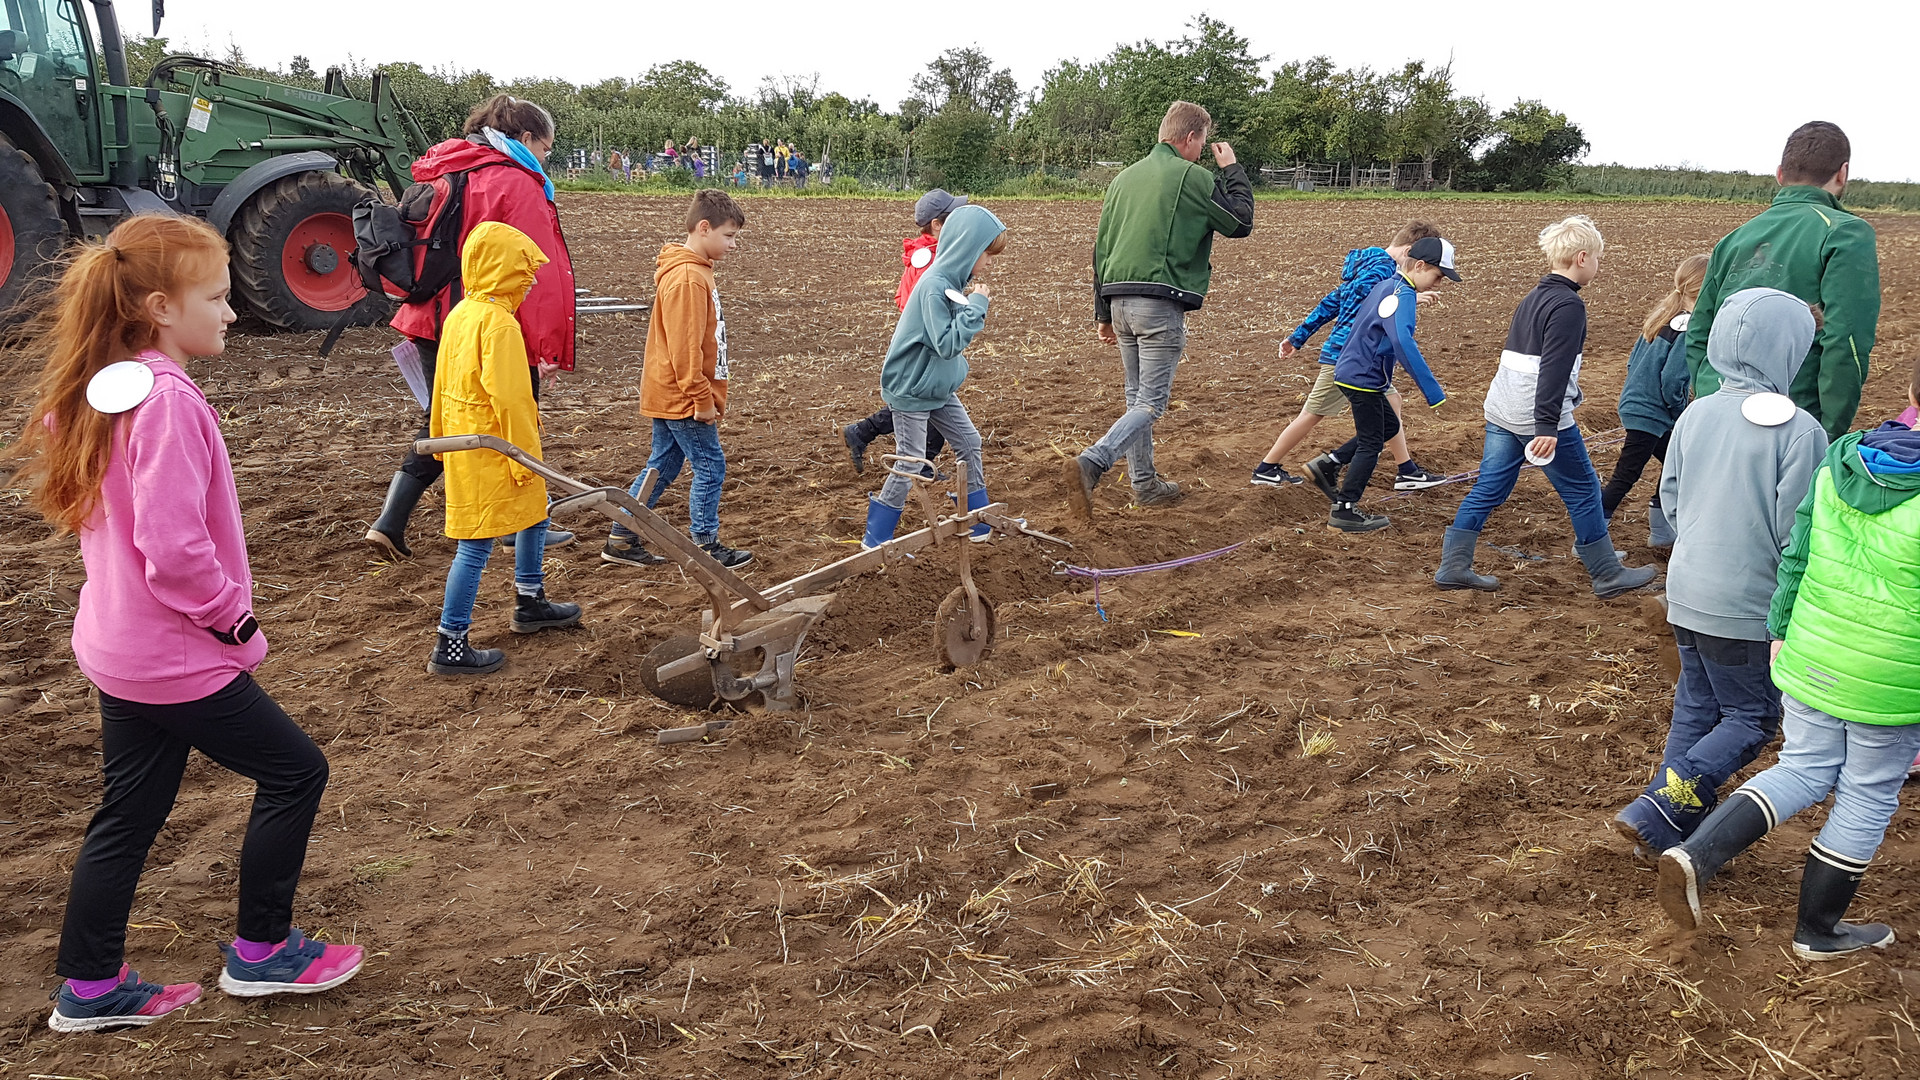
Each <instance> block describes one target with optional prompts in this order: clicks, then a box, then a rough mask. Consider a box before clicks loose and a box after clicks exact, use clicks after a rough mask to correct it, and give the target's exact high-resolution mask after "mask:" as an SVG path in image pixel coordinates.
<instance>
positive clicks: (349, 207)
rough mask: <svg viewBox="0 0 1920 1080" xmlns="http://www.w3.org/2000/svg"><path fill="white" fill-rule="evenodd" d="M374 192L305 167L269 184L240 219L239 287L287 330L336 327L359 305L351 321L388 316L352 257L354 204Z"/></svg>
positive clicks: (236, 239)
mask: <svg viewBox="0 0 1920 1080" xmlns="http://www.w3.org/2000/svg"><path fill="white" fill-rule="evenodd" d="M371 198H373V192H371V191H368V190H367V189H366V188H364V187H362V186H360V185H359V184H356V183H354V182H353V181H352V180H349V179H347V178H346V177H344V176H341V175H340V174H338V173H330V172H318V171H315V172H303V173H296V174H294V175H292V176H287V177H282V178H281V179H279V180H276V181H274V182H273V183H271V184H268V185H267V186H266V187H264V188H262V189H261V190H260V191H259V192H258V193H256V194H255V195H254V196H253V198H252V199H250V200H248V202H247V205H246V206H245V207H243V208H242V209H241V211H240V213H239V215H238V216H237V217H235V218H234V222H233V236H232V240H233V286H234V292H235V293H236V294H237V295H238V296H239V297H240V299H241V300H242V301H244V302H245V304H246V306H247V307H248V308H249V309H251V310H252V311H253V313H254V314H255V315H258V316H259V317H260V318H261V319H262V320H264V321H265V322H267V323H269V324H270V325H272V326H276V327H279V328H280V329H282V330H330V329H332V328H333V326H334V324H335V323H337V322H339V321H340V317H341V314H342V313H343V312H346V311H348V309H353V313H352V315H351V316H350V317H349V318H348V322H347V325H349V326H371V325H373V324H374V323H377V322H380V321H381V320H382V319H384V318H385V317H386V316H387V315H388V314H389V309H388V304H387V301H386V298H385V297H384V296H378V295H375V294H371V293H369V292H368V291H367V287H366V286H365V285H363V284H361V282H360V273H359V271H358V270H356V269H355V268H354V265H353V263H352V262H351V261H350V260H349V259H348V256H349V255H351V254H353V208H354V206H355V205H356V204H358V203H361V202H364V201H366V200H368V199H371Z"/></svg>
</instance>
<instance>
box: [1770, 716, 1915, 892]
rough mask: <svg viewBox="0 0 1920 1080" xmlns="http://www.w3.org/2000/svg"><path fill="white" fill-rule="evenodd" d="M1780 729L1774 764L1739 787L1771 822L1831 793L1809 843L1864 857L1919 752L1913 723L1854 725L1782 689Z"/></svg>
mask: <svg viewBox="0 0 1920 1080" xmlns="http://www.w3.org/2000/svg"><path fill="white" fill-rule="evenodd" d="M1781 703H1782V704H1784V705H1785V706H1786V714H1787V715H1786V721H1785V723H1784V724H1783V725H1782V726H1783V727H1784V728H1785V730H1786V733H1787V738H1786V742H1785V743H1784V744H1783V745H1782V746H1781V747H1780V763H1779V764H1777V765H1775V766H1774V767H1773V768H1771V769H1768V770H1767V771H1766V772H1763V773H1761V774H1760V775H1759V776H1756V777H1754V778H1753V779H1751V780H1749V781H1747V782H1746V783H1745V784H1742V785H1741V786H1740V790H1741V791H1744V792H1748V793H1750V794H1757V795H1760V796H1762V797H1763V801H1764V802H1765V803H1766V805H1767V806H1768V807H1769V808H1770V809H1771V810H1772V812H1773V819H1774V821H1775V823H1776V824H1777V823H1779V822H1782V821H1785V820H1787V819H1788V818H1790V817H1792V816H1793V815H1795V814H1797V813H1799V812H1800V811H1802V810H1805V809H1806V808H1807V807H1809V806H1812V805H1813V804H1814V803H1817V802H1820V801H1822V800H1824V799H1825V798H1826V797H1827V793H1828V792H1832V793H1833V809H1832V810H1830V811H1828V812H1827V823H1826V825H1825V826H1823V827H1822V828H1821V829H1820V835H1819V836H1817V837H1815V838H1814V843H1816V844H1818V845H1819V846H1821V847H1823V848H1825V849H1827V850H1828V851H1831V852H1833V853H1834V854H1837V855H1841V856H1844V857H1846V858H1849V859H1853V860H1855V861H1857V862H1860V863H1863V864H1864V863H1866V862H1868V861H1870V860H1872V858H1873V853H1874V852H1875V851H1878V850H1879V849H1880V841H1881V840H1882V839H1883V838H1884V837H1885V836H1886V835H1887V825H1888V823H1889V822H1891V821H1892V820H1893V812H1894V811H1895V810H1898V809H1900V785H1902V784H1904V783H1906V782H1907V770H1908V769H1910V768H1912V767H1913V758H1914V755H1915V754H1916V753H1920V724H1907V725H1903V726H1898V727H1895V726H1889V725H1884V724H1857V723H1854V722H1852V721H1850V720H1842V719H1840V718H1839V717H1837V716H1829V715H1828V714H1826V713H1823V712H1821V711H1820V710H1819V709H1816V708H1814V707H1813V706H1811V705H1806V704H1802V703H1801V702H1799V701H1797V700H1795V699H1794V697H1793V695H1792V694H1783V695H1781Z"/></svg>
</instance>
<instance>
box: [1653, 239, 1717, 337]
mask: <svg viewBox="0 0 1920 1080" xmlns="http://www.w3.org/2000/svg"><path fill="white" fill-rule="evenodd" d="M1706 280H1707V257H1706V256H1705V255H1689V256H1687V257H1686V258H1684V259H1682V260H1680V265H1679V266H1676V267H1674V270H1673V291H1672V292H1670V293H1668V294H1667V295H1665V296H1663V297H1661V298H1660V302H1659V303H1658V304H1655V305H1654V306H1653V310H1652V311H1650V312H1648V313H1647V321H1646V322H1644V323H1642V324H1641V326H1640V336H1641V337H1642V338H1645V339H1646V340H1648V341H1652V340H1653V339H1654V338H1657V337H1659V336H1660V331H1662V330H1665V329H1666V328H1667V327H1668V326H1669V325H1670V324H1672V322H1673V317H1674V316H1676V315H1678V314H1680V313H1681V312H1683V311H1691V310H1693V304H1694V301H1696V300H1698V299H1700V286H1701V285H1702V284H1704V283H1705V282H1706Z"/></svg>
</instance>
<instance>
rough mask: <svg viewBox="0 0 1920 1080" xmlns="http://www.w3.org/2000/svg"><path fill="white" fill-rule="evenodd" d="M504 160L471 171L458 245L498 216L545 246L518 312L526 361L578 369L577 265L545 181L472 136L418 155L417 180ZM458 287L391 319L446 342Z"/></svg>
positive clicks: (409, 331) (404, 329) (412, 333)
mask: <svg viewBox="0 0 1920 1080" xmlns="http://www.w3.org/2000/svg"><path fill="white" fill-rule="evenodd" d="M502 161H505V162H508V163H509V164H508V165H506V166H504V167H501V168H490V169H480V170H479V171H477V172H472V173H469V175H468V176H467V190H466V196H465V201H464V204H463V207H464V210H465V217H466V220H465V221H463V222H461V224H460V243H461V246H462V247H464V246H465V245H466V242H467V234H468V233H470V232H472V231H473V229H474V226H476V225H479V224H480V223H481V222H483V221H498V222H500V223H501V224H503V225H511V226H513V227H514V228H516V229H519V230H520V231H521V232H523V233H526V234H527V237H528V238H529V239H531V240H532V241H533V242H534V243H535V244H538V245H539V246H540V252H541V254H543V255H545V256H546V257H547V259H548V260H549V261H548V263H547V265H545V266H543V267H541V268H540V273H539V274H538V276H536V277H535V278H534V281H533V289H532V290H531V291H530V292H528V293H527V299H526V301H525V302H524V303H522V304H521V305H520V310H519V311H518V312H516V313H515V315H516V317H517V318H518V319H519V321H520V332H521V333H522V334H523V335H525V337H526V339H527V362H528V363H529V364H536V363H539V362H540V361H542V360H545V361H547V362H549V363H557V364H559V365H560V370H562V371H572V370H573V319H574V311H573V300H574V291H573V289H574V285H573V262H572V260H571V259H570V258H569V257H568V255H567V239H566V237H565V236H562V235H561V233H560V213H559V211H558V210H556V209H555V208H554V205H553V203H551V202H549V201H548V200H547V191H546V185H545V184H543V183H542V182H541V180H540V178H539V177H537V176H535V175H534V174H533V173H532V172H530V171H528V170H527V169H526V168H524V167H522V166H521V165H519V164H517V163H513V160H512V159H511V158H509V157H507V156H506V155H505V154H502V153H501V152H500V151H498V150H495V149H494V148H493V147H491V146H488V145H486V144H485V143H475V142H472V141H469V140H467V139H448V140H447V141H446V142H443V143H441V144H439V145H438V146H435V147H433V148H432V149H430V150H428V151H427V152H426V153H424V154H422V155H420V157H419V159H418V160H416V161H415V162H414V163H413V178H414V180H416V181H418V182H420V183H423V184H424V183H428V182H430V181H432V180H434V179H435V178H437V177H441V176H445V175H447V174H448V173H456V172H462V171H465V170H469V169H472V168H474V166H476V165H486V164H489V163H496V162H502ZM455 285H456V286H457V285H458V282H457V281H456V282H455ZM453 288H454V286H449V287H448V288H447V289H445V290H443V291H442V292H441V293H440V295H439V296H437V297H435V298H434V299H433V300H431V301H430V302H428V303H424V304H403V305H401V307H400V312H399V314H397V315H395V316H394V317H393V323H392V326H393V328H394V329H395V330H398V331H400V332H401V333H403V334H405V335H407V336H408V337H416V338H425V339H427V340H429V341H438V340H440V326H441V324H442V323H444V322H445V321H446V318H447V313H448V312H449V311H451V310H453V305H454V304H455V303H456V302H458V300H459V296H458V295H456V294H454V293H453Z"/></svg>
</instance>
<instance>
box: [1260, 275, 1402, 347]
mask: <svg viewBox="0 0 1920 1080" xmlns="http://www.w3.org/2000/svg"><path fill="white" fill-rule="evenodd" d="M1398 269H1400V266H1399V264H1398V263H1396V262H1394V261H1393V256H1391V255H1389V254H1387V252H1386V249H1385V248H1377V247H1370V248H1355V249H1354V250H1352V251H1349V252H1347V261H1346V263H1345V265H1343V266H1341V267H1340V286H1339V288H1336V289H1334V290H1333V291H1332V292H1330V293H1328V294H1327V295H1325V296H1323V297H1321V298H1320V303H1319V304H1318V305H1316V306H1315V307H1314V309H1313V313H1312V314H1310V315H1308V316H1307V317H1306V318H1305V319H1304V320H1302V321H1301V323H1300V325H1299V326H1298V327H1295V328H1294V331H1293V333H1292V334H1291V335H1289V336H1288V338H1287V340H1288V341H1291V342H1293V347H1294V348H1296V349H1298V348H1300V347H1301V346H1303V345H1305V344H1306V343H1307V341H1308V340H1309V339H1310V338H1312V337H1313V335H1314V333H1315V332H1317V331H1318V330H1319V329H1320V328H1321V327H1323V326H1325V325H1327V323H1329V322H1331V323H1333V329H1332V330H1330V331H1328V332H1327V340H1326V341H1324V342H1321V344H1320V362H1321V363H1323V364H1332V363H1335V362H1337V361H1338V360H1339V359H1340V349H1341V347H1342V346H1344V345H1346V343H1347V337H1348V335H1350V334H1352V333H1353V320H1354V317H1355V316H1356V315H1358V314H1359V313H1360V305H1361V304H1362V303H1365V302H1366V299H1367V294H1368V293H1370V292H1372V291H1373V288H1374V286H1376V285H1378V284H1380V283H1381V282H1383V281H1385V280H1387V279H1388V278H1390V277H1392V276H1393V273H1394V271H1396V270H1398Z"/></svg>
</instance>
